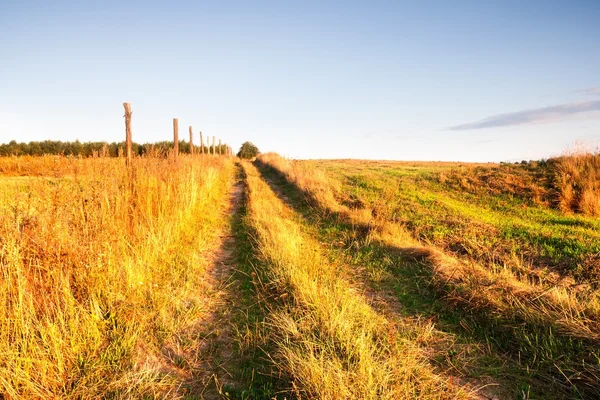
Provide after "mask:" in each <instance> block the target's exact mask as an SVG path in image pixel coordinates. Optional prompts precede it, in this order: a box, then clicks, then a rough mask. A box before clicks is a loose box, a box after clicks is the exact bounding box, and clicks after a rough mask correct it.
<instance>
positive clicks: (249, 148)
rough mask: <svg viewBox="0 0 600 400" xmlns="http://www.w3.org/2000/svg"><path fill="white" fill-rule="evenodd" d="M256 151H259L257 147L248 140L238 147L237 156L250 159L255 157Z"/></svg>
mask: <svg viewBox="0 0 600 400" xmlns="http://www.w3.org/2000/svg"><path fill="white" fill-rule="evenodd" d="M258 153H260V152H259V151H258V147H256V146H255V145H253V144H252V143H250V142H244V144H242V147H240V151H238V153H237V156H238V157H239V158H247V159H250V158H254V157H256V156H257V155H258Z"/></svg>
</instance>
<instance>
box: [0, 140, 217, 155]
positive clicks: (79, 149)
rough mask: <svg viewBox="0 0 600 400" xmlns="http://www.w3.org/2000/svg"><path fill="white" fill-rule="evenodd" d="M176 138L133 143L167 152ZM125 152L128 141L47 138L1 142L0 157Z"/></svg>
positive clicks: (149, 151)
mask: <svg viewBox="0 0 600 400" xmlns="http://www.w3.org/2000/svg"><path fill="white" fill-rule="evenodd" d="M173 147H174V146H173V141H163V142H156V143H144V144H139V143H132V151H133V154H134V155H138V156H143V155H157V156H160V155H163V156H164V155H167V154H168V153H169V151H171V150H172V149H173ZM226 147H227V146H226V145H221V146H218V145H216V146H215V148H216V152H217V153H218V154H225V151H226ZM194 148H195V151H196V153H199V152H200V146H197V145H194ZM211 150H212V149H211V146H206V145H204V153H209V152H211ZM179 152H180V153H190V144H189V142H185V141H180V142H179ZM124 154H125V142H112V143H108V142H83V143H82V142H80V141H79V140H76V141H74V142H61V141H57V140H44V141H42V142H29V143H24V142H23V143H17V142H16V141H15V140H12V141H11V142H9V143H4V144H0V156H13V155H18V156H23V155H29V156H43V155H64V156H82V157H92V156H103V157H118V156H119V155H124Z"/></svg>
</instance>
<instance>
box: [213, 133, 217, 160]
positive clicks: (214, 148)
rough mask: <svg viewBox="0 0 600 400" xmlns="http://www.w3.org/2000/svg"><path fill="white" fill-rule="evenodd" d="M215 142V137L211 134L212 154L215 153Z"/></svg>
mask: <svg viewBox="0 0 600 400" xmlns="http://www.w3.org/2000/svg"><path fill="white" fill-rule="evenodd" d="M215 142H216V139H215V137H214V136H213V143H212V154H213V156H214V155H216V154H217V153H216V151H215V150H216V149H215Z"/></svg>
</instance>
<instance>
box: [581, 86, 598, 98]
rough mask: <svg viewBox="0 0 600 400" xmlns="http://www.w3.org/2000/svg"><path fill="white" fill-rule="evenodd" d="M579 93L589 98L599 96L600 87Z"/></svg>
mask: <svg viewBox="0 0 600 400" xmlns="http://www.w3.org/2000/svg"><path fill="white" fill-rule="evenodd" d="M579 93H585V94H587V95H590V96H600V86H596V87H592V88H587V89H583V90H580V91H579Z"/></svg>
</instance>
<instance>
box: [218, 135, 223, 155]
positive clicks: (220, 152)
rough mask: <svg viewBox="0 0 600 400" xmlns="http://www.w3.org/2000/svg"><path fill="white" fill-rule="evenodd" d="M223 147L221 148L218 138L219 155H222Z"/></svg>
mask: <svg viewBox="0 0 600 400" xmlns="http://www.w3.org/2000/svg"><path fill="white" fill-rule="evenodd" d="M222 153H223V149H221V139H219V155H222Z"/></svg>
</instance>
